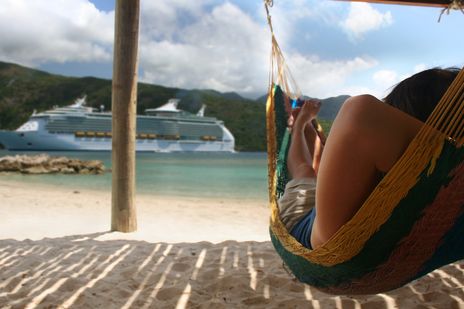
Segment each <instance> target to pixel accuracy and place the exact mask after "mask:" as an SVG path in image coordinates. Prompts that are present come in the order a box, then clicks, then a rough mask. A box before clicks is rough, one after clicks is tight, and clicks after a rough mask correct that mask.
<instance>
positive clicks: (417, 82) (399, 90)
mask: <svg viewBox="0 0 464 309" xmlns="http://www.w3.org/2000/svg"><path fill="white" fill-rule="evenodd" d="M458 73H459V69H457V68H448V69H440V68H434V69H429V70H425V71H422V72H419V73H417V74H414V75H413V76H411V77H409V78H406V79H405V80H403V81H402V82H400V83H399V84H398V85H396V86H395V88H393V90H392V91H391V92H390V94H389V95H387V96H386V97H385V98H384V99H383V100H384V102H385V103H387V104H389V105H392V106H394V107H396V108H398V109H400V110H402V111H403V112H405V113H408V114H409V115H411V116H413V117H415V118H417V119H419V120H421V121H423V122H425V121H426V120H427V118H428V117H429V115H430V114H431V113H432V111H433V109H434V108H435V106H436V105H437V104H438V102H439V101H440V99H441V97H442V96H443V95H444V94H445V92H446V90H447V89H448V87H449V85H450V84H451V83H452V82H453V80H454V79H455V78H456V76H457V75H458Z"/></svg>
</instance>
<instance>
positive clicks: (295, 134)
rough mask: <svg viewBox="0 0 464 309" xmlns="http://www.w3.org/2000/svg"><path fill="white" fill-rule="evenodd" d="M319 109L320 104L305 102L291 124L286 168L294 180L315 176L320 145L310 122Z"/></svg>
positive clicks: (311, 101) (320, 151) (319, 155)
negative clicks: (290, 138)
mask: <svg viewBox="0 0 464 309" xmlns="http://www.w3.org/2000/svg"><path fill="white" fill-rule="evenodd" d="M319 109H320V102H318V101H314V100H310V101H307V102H306V103H305V104H304V105H303V107H302V108H301V110H300V112H299V113H298V115H297V116H296V120H294V122H293V127H292V140H291V143H290V148H289V153H288V160H287V167H288V170H289V172H290V175H291V177H292V178H294V179H298V178H313V177H316V175H317V169H318V168H319V160H320V157H321V154H322V144H321V141H320V138H319V137H318V134H317V132H316V130H315V128H314V126H313V125H312V123H311V121H312V120H313V119H315V117H316V115H317V113H318V112H319Z"/></svg>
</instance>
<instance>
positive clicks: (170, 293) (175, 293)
mask: <svg viewBox="0 0 464 309" xmlns="http://www.w3.org/2000/svg"><path fill="white" fill-rule="evenodd" d="M182 292H183V291H182V290H181V289H178V288H175V287H171V288H165V289H162V290H160V291H159V292H158V295H156V298H157V299H159V300H163V301H166V300H170V299H173V298H179V296H180V295H182Z"/></svg>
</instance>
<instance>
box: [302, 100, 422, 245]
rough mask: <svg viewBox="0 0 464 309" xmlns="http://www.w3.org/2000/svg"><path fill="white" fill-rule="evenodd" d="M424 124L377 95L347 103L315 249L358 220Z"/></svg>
mask: <svg viewBox="0 0 464 309" xmlns="http://www.w3.org/2000/svg"><path fill="white" fill-rule="evenodd" d="M421 126H422V123H421V122H420V121H419V120H417V119H415V118H412V117H410V116H409V115H407V114H405V113H403V112H401V111H400V110H398V109H396V108H394V107H391V106H389V105H387V104H385V103H383V102H381V101H379V100H378V99H376V98H374V97H372V96H367V95H365V96H358V97H353V98H351V99H349V100H347V101H346V102H345V103H344V105H343V107H342V109H341V110H340V112H339V114H338V115H337V118H336V119H335V121H334V124H333V126H332V128H331V131H330V137H329V138H328V139H327V143H326V144H325V147H324V155H323V156H322V159H321V164H320V167H319V172H318V181H317V190H316V191H317V193H316V213H317V215H316V219H315V223H314V226H313V230H312V234H311V244H312V246H313V248H317V247H318V246H320V245H322V244H323V243H325V242H326V241H327V240H328V239H329V238H330V237H332V235H333V234H335V233H336V232H337V231H338V229H339V228H340V227H341V226H342V225H344V224H345V223H346V222H348V221H349V220H350V219H351V218H352V216H353V215H354V214H355V213H356V212H357V210H358V209H359V208H360V207H361V206H362V204H363V203H364V201H365V200H366V198H367V197H368V196H369V195H370V193H371V192H372V190H373V189H374V188H375V187H376V185H377V184H378V182H379V181H380V175H381V173H384V172H388V171H389V170H390V168H391V167H392V166H393V165H394V163H395V162H396V161H397V160H398V159H399V158H400V156H401V155H402V154H403V152H404V150H405V149H406V147H407V146H408V145H409V143H410V141H411V140H412V139H413V138H414V136H415V135H416V134H417V132H418V130H419V129H420V127H421Z"/></svg>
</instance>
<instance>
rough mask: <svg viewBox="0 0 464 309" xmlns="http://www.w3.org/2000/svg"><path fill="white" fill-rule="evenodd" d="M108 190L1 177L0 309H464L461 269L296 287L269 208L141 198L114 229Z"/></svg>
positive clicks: (463, 265)
mask: <svg viewBox="0 0 464 309" xmlns="http://www.w3.org/2000/svg"><path fill="white" fill-rule="evenodd" d="M110 209H111V199H110V193H109V192H100V191H90V190H72V189H66V188H60V187H58V188H57V187H51V186H43V185H40V186H39V185H28V186H27V187H26V186H25V185H24V184H22V183H19V182H18V183H16V182H7V181H5V180H2V179H1V178H0V218H1V219H0V222H1V224H0V308H323V309H325V308H464V288H463V284H464V263H462V262H460V263H455V264H452V265H448V266H446V267H444V268H441V269H439V270H437V271H435V272H433V273H431V274H429V275H427V276H425V277H423V278H421V279H419V280H417V281H415V282H413V283H411V284H409V285H407V286H404V287H402V288H400V289H397V290H395V291H391V292H388V293H384V294H377V295H365V296H356V297H349V296H333V295H327V294H324V293H322V292H320V291H318V290H316V289H315V288H312V287H309V286H307V285H304V284H302V283H299V282H297V281H295V280H294V279H293V278H292V276H291V275H289V274H288V273H287V272H286V271H285V269H284V268H283V267H282V262H281V261H280V259H279V257H278V256H277V254H276V253H275V252H274V250H273V248H272V244H271V243H270V241H269V236H268V230H267V223H268V209H267V205H266V203H265V202H257V201H253V200H249V201H248V200H221V199H215V200H213V199H203V200H200V199H195V198H182V199H178V198H174V197H164V196H161V195H157V194H156V193H155V192H154V193H153V195H150V196H149V195H138V196H137V209H138V225H139V229H138V232H136V233H131V234H123V233H114V232H109V227H110Z"/></svg>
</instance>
